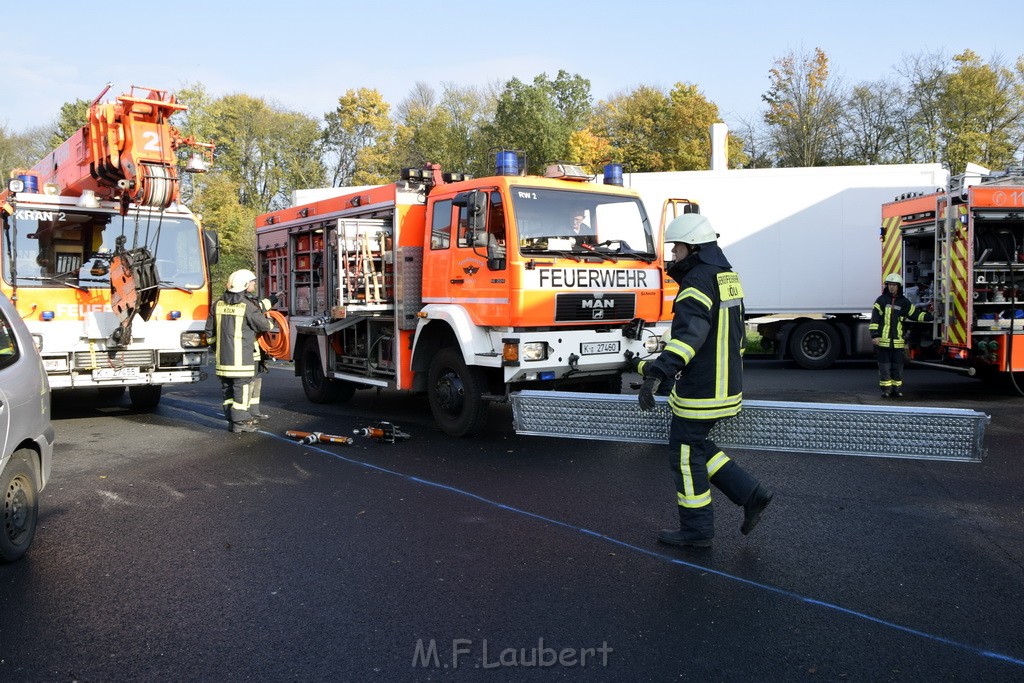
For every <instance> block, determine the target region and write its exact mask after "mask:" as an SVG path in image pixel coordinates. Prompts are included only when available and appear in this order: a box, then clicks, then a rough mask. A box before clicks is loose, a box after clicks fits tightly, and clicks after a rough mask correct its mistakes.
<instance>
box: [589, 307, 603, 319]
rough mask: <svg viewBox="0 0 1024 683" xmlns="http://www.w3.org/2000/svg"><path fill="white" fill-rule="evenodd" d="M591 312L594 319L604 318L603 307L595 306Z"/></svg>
mask: <svg viewBox="0 0 1024 683" xmlns="http://www.w3.org/2000/svg"><path fill="white" fill-rule="evenodd" d="M592 313H593V314H594V320H603V319H604V309H603V308H595V309H594V310H593V311H592Z"/></svg>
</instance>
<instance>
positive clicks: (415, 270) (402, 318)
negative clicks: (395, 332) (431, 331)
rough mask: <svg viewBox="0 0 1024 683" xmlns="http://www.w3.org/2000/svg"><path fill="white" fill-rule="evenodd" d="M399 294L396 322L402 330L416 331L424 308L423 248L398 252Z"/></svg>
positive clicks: (397, 297) (402, 248)
mask: <svg viewBox="0 0 1024 683" xmlns="http://www.w3.org/2000/svg"><path fill="white" fill-rule="evenodd" d="M395 258H396V264H395V266H396V268H395V269H396V271H397V277H398V292H397V295H396V301H395V320H396V321H397V323H398V329H400V330H415V329H416V325H417V323H419V318H417V317H416V314H417V313H418V312H419V311H420V309H421V308H423V247H399V248H398V249H397V250H396V257H395Z"/></svg>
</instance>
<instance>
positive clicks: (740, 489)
mask: <svg viewBox="0 0 1024 683" xmlns="http://www.w3.org/2000/svg"><path fill="white" fill-rule="evenodd" d="M715 422H716V420H686V419H683V418H681V417H676V416H673V417H672V424H671V427H670V429H669V447H670V449H671V455H670V456H669V467H670V469H671V470H672V477H673V479H674V480H675V484H676V502H677V503H678V505H679V528H680V530H681V531H683V532H687V533H690V534H692V535H693V536H695V537H701V538H712V537H713V536H714V535H715V512H714V509H713V508H712V506H711V484H714V485H715V488H717V489H718V490H719V491H721V492H722V493H724V494H725V495H726V497H727V498H728V499H729V500H731V501H732V502H733V503H735V504H736V505H743V504H745V503H746V502H747V501H748V500H750V496H751V494H753V493H754V489H755V488H757V480H756V479H754V478H753V477H752V476H750V475H749V474H747V472H746V471H745V470H744V469H743V468H742V467H740V466H739V465H737V464H736V463H735V462H733V461H732V460H731V459H730V458H729V457H728V456H727V455H726V454H725V453H724V452H723V451H722V449H720V448H719V447H718V446H717V445H715V443H714V442H713V441H711V439H709V438H708V433H710V432H711V428H712V427H714V426H715Z"/></svg>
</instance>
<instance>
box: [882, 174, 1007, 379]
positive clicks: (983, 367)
mask: <svg viewBox="0 0 1024 683" xmlns="http://www.w3.org/2000/svg"><path fill="white" fill-rule="evenodd" d="M882 247H883V248H882V260H881V269H882V272H883V273H897V274H899V275H901V276H902V277H903V281H904V283H905V293H906V296H907V297H908V298H910V300H911V302H913V303H914V304H919V305H921V306H926V305H930V306H932V308H933V310H934V318H935V320H934V322H933V323H932V324H931V325H928V326H921V325H917V326H915V331H914V332H913V333H912V334H911V336H910V339H909V340H908V345H907V348H908V355H909V356H910V358H911V359H912V360H913V361H914V362H915V363H919V364H929V365H933V366H936V367H940V368H944V369H952V370H956V371H959V372H963V373H965V374H968V375H972V376H973V375H978V376H981V377H984V376H993V375H1000V374H1002V373H1011V374H1010V375H1009V376H1010V377H1011V378H1012V377H1013V375H1012V373H1014V372H1021V371H1022V370H1024V169H1021V168H1019V167H1018V168H1015V169H1009V170H1007V171H1000V172H996V173H992V172H990V171H989V170H988V169H984V168H982V167H980V166H975V165H973V164H970V165H969V166H968V170H967V173H964V174H963V175H958V176H956V177H955V178H952V179H951V181H950V183H949V185H947V186H945V187H940V188H938V189H937V190H936V191H932V192H915V193H904V194H901V195H899V196H897V197H895V199H894V200H893V201H890V202H887V203H885V204H883V205H882ZM922 328H923V329H922Z"/></svg>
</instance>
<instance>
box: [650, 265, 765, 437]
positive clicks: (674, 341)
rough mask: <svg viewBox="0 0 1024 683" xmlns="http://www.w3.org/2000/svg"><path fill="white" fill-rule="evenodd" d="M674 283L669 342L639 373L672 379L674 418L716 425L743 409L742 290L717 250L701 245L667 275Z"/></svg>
mask: <svg viewBox="0 0 1024 683" xmlns="http://www.w3.org/2000/svg"><path fill="white" fill-rule="evenodd" d="M668 274H669V275H671V276H672V277H673V279H675V280H676V281H677V282H678V283H679V294H678V296H676V300H675V303H674V304H673V306H672V331H671V339H670V340H669V342H668V343H667V344H666V345H665V350H664V351H663V352H662V353H661V354H660V355H659V356H658V357H657V358H656V359H655V360H653V361H650V362H645V363H643V364H642V366H641V367H640V369H641V371H643V372H644V374H650V373H651V372H652V371H653V370H655V369H656V370H657V371H658V372H660V373H661V374H663V375H664V376H665V377H668V378H671V377H676V378H677V379H676V381H675V385H674V386H673V388H672V393H671V394H670V395H669V406H670V407H671V408H672V413H673V415H675V416H677V417H681V418H686V419H691V420H718V419H721V418H724V417H732V416H733V415H736V414H737V413H739V412H740V410H741V409H742V403H743V357H742V354H743V346H744V341H745V336H746V333H745V329H744V324H743V287H742V285H741V284H740V278H739V275H737V274H736V273H735V272H733V271H732V270H731V266H730V265H729V262H728V261H727V260H726V258H725V254H723V253H722V250H721V249H720V248H719V247H718V245H705V246H704V247H703V248H702V249H701V250H700V251H699V252H696V253H695V254H691V255H690V256H689V257H687V258H686V259H684V261H683V262H682V263H680V264H676V265H674V266H673V267H672V268H670V269H669V273H668Z"/></svg>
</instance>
